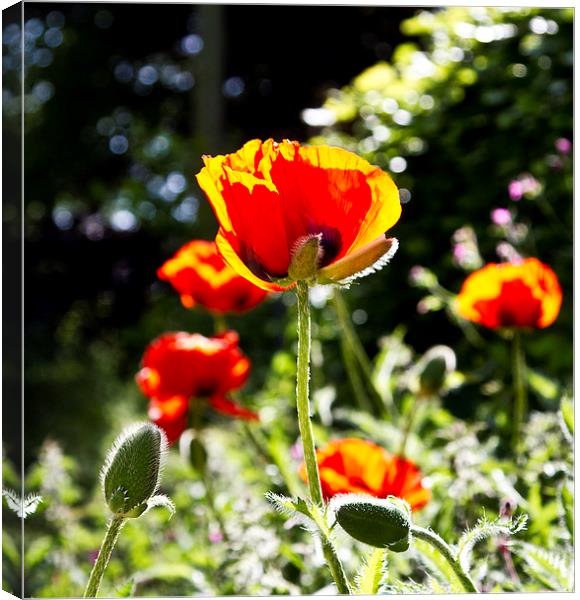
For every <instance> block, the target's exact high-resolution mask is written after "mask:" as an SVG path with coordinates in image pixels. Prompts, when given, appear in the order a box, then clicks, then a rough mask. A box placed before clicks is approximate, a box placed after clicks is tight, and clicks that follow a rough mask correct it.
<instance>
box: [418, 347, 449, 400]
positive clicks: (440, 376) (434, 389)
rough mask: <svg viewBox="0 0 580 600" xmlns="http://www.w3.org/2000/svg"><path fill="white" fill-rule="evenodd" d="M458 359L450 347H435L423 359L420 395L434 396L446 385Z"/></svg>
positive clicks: (420, 368) (420, 364)
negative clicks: (446, 379)
mask: <svg viewBox="0 0 580 600" xmlns="http://www.w3.org/2000/svg"><path fill="white" fill-rule="evenodd" d="M456 365H457V359H456V358H455V352H453V350H452V349H451V348H449V347H448V346H433V347H432V348H430V349H429V350H428V351H427V352H426V353H425V354H424V355H423V357H422V358H421V360H420V361H419V364H418V365H417V367H418V370H419V394H420V395H421V396H432V395H433V394H437V393H438V392H439V391H440V390H441V388H442V387H443V385H444V384H445V378H446V377H447V375H449V374H450V373H452V372H453V371H455V367H456Z"/></svg>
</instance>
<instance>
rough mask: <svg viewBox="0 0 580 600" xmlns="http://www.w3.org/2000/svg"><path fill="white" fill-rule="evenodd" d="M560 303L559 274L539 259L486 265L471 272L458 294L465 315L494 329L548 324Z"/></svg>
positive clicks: (458, 303) (557, 311) (460, 308)
mask: <svg viewBox="0 0 580 600" xmlns="http://www.w3.org/2000/svg"><path fill="white" fill-rule="evenodd" d="M561 304H562V289H561V288H560V283H559V282H558V278H557V277H556V274H555V273H554V271H552V269H550V267H548V266H547V265H545V264H543V263H541V262H540V261H539V260H538V259H537V258H527V259H525V260H523V261H522V262H518V263H500V264H496V263H490V264H487V265H486V266H485V267H483V268H482V269H479V270H478V271H475V272H474V273H472V274H471V275H469V277H468V278H467V279H466V280H465V281H464V283H463V286H462V288H461V291H460V292H459V295H458V297H457V307H458V310H459V313H460V314H461V315H462V316H463V317H465V318H466V319H468V320H470V321H474V322H475V323H480V324H481V325H484V326H485V327H489V328H491V329H497V328H500V327H533V328H542V327H547V326H548V325H551V324H552V323H553V322H554V321H555V320H556V317H557V316H558V313H559V312H560V306H561Z"/></svg>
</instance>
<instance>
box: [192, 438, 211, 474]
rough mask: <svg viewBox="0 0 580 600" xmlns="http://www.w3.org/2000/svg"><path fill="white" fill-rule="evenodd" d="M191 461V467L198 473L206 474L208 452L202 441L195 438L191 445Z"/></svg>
mask: <svg viewBox="0 0 580 600" xmlns="http://www.w3.org/2000/svg"><path fill="white" fill-rule="evenodd" d="M189 460H190V462H191V466H192V467H193V468H194V469H195V470H196V471H197V472H198V473H204V472H205V469H206V466H207V451H206V449H205V447H204V445H203V444H202V442H201V440H199V439H198V438H196V437H194V438H192V440H191V443H190V445H189Z"/></svg>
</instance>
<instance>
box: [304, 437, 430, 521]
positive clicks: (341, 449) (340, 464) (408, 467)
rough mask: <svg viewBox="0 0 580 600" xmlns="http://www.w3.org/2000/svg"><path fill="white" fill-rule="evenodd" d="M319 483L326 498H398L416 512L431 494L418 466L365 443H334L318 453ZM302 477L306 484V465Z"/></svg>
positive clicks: (347, 439) (358, 441) (348, 439)
mask: <svg viewBox="0 0 580 600" xmlns="http://www.w3.org/2000/svg"><path fill="white" fill-rule="evenodd" d="M316 458H317V461H318V469H319V472H320V483H321V485H322V493H323V495H324V497H325V499H327V500H328V499H330V498H332V497H333V496H336V495H337V494H369V495H370V496H375V497H377V498H386V497H387V496H397V497H398V498H403V499H404V500H406V501H407V502H408V503H409V504H410V505H411V508H412V509H413V510H419V509H420V508H423V506H425V504H427V502H429V500H430V498H431V492H430V491H429V490H428V489H426V488H424V487H423V485H422V483H421V473H420V471H419V469H418V468H417V466H416V465H415V463H413V462H412V461H410V460H407V459H405V458H402V457H400V456H393V455H391V454H389V453H388V452H387V451H386V450H384V449H383V448H381V447H380V446H377V445H376V444H373V443H372V442H369V441H366V440H359V439H355V438H345V439H339V440H333V441H332V442H330V443H328V444H327V445H326V446H324V448H321V449H319V450H317V451H316ZM300 476H301V477H302V479H304V481H307V475H306V465H305V464H303V465H302V467H301V469H300Z"/></svg>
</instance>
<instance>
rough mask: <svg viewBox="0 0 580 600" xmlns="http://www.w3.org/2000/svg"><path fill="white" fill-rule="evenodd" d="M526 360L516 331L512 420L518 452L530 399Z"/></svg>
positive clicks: (513, 356) (513, 351) (514, 444)
mask: <svg viewBox="0 0 580 600" xmlns="http://www.w3.org/2000/svg"><path fill="white" fill-rule="evenodd" d="M525 377H526V359H525V356H524V351H523V348H522V339H521V334H520V332H519V331H517V330H514V333H513V338H512V380H513V387H514V411H513V419H512V447H513V449H514V450H515V451H516V453H517V452H519V450H520V444H521V430H522V425H523V423H524V420H525V418H526V413H527V406H528V398H527V389H526V383H525Z"/></svg>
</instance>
